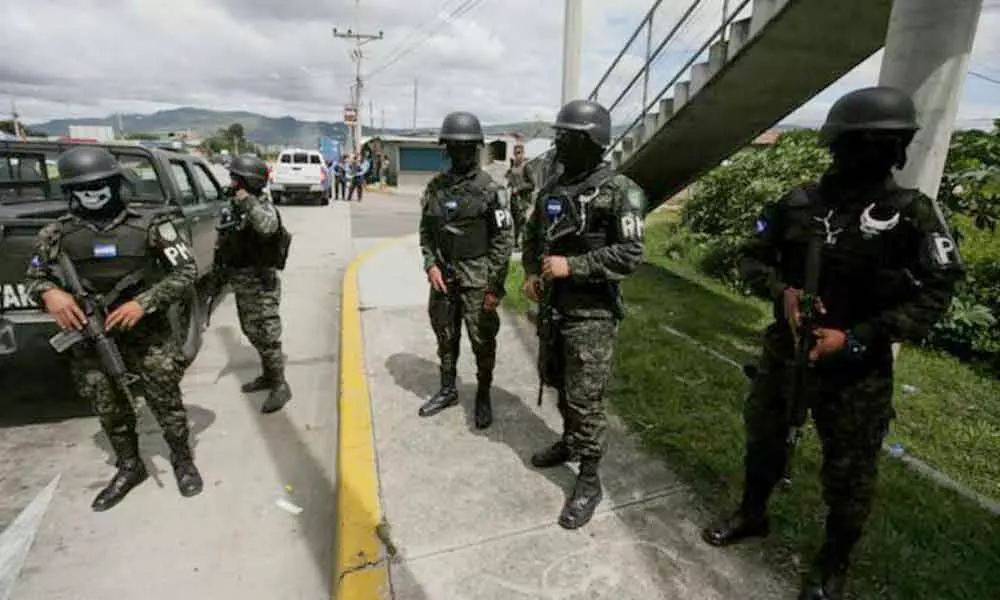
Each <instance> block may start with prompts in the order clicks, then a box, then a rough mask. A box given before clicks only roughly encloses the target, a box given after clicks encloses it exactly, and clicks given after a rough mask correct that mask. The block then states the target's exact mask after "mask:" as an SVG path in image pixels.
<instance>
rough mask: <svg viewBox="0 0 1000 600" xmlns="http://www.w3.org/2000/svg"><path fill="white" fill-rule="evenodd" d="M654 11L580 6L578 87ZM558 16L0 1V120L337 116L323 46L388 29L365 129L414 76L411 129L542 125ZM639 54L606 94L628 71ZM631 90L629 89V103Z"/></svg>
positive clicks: (991, 72)
mask: <svg viewBox="0 0 1000 600" xmlns="http://www.w3.org/2000/svg"><path fill="white" fill-rule="evenodd" d="M942 1H945V0H942ZM650 4H651V0H585V1H584V15H585V17H584V19H585V26H584V27H585V30H584V40H583V73H582V88H583V89H582V90H581V91H582V92H583V93H586V92H589V90H591V89H592V88H593V86H594V84H595V83H596V82H597V79H598V78H599V77H600V75H601V74H602V73H603V72H604V70H605V69H606V68H607V65H608V64H609V63H610V61H611V59H612V58H613V57H614V55H615V54H616V53H617V52H618V50H619V49H620V48H621V46H622V44H623V43H624V41H625V40H626V39H627V37H628V36H629V35H630V34H631V32H632V30H633V29H634V27H635V26H636V24H637V23H638V22H639V21H640V19H641V18H642V16H643V14H644V13H645V11H646V10H647V9H648V8H649V6H650ZM688 4H689V2H687V1H684V2H680V1H673V0H668V1H667V2H664V8H661V10H660V12H659V13H658V14H657V17H656V19H657V23H659V24H667V23H669V24H673V23H674V22H676V20H677V18H678V17H679V16H680V14H681V13H682V12H683V11H684V10H685V9H686V8H687V6H688ZM731 4H733V5H736V4H738V2H732V3H731ZM721 6H722V0H707V1H704V2H702V8H700V9H699V10H698V11H697V12H696V13H695V14H694V15H693V17H692V19H691V20H690V21H689V22H688V23H687V25H686V26H685V27H684V28H683V29H682V30H681V33H680V35H679V36H678V38H677V39H676V40H675V41H674V42H671V44H670V45H668V46H667V52H666V53H665V54H664V55H663V57H662V58H661V60H660V61H659V62H658V64H657V68H656V73H655V74H654V76H653V78H652V79H653V84H652V85H651V88H654V89H658V88H660V87H662V85H663V84H664V83H666V82H667V81H669V80H670V78H671V76H672V75H673V72H674V71H675V70H676V68H677V67H678V66H679V65H681V64H682V63H683V62H684V61H685V60H686V59H687V58H688V57H689V56H690V53H691V52H692V51H693V50H694V49H696V48H697V47H698V46H700V44H701V42H703V41H704V40H705V39H706V38H707V36H708V35H709V33H710V32H711V31H713V30H714V29H715V27H716V26H717V24H718V22H719V19H720V14H721ZM985 6H986V8H985V9H984V13H983V16H982V19H981V23H980V29H979V32H978V35H977V39H976V46H975V49H974V52H973V56H972V60H971V69H972V70H973V72H974V73H976V74H977V75H975V76H970V77H969V79H968V81H967V82H966V86H965V94H964V98H963V102H962V107H961V111H960V114H959V121H960V123H961V124H962V125H964V126H980V127H984V126H987V125H988V124H989V123H990V119H992V118H993V117H1000V35H998V34H1000V0H985ZM562 10H563V1H562V0H360V1H359V2H358V3H357V8H356V3H355V0H169V1H162V0H2V2H0V57H2V58H0V111H2V112H4V113H5V112H7V107H8V104H9V99H15V100H16V101H17V108H18V111H19V112H20V114H21V115H22V118H24V120H25V121H27V122H28V123H32V122H39V121H44V120H48V119H52V118H58V117H67V116H92V117H103V116H106V115H108V114H111V113H116V112H129V113H135V112H137V113H147V112H152V111H155V110H158V109H165V108H175V107H178V106H197V107H203V108H213V109H223V110H249V111H253V112H259V113H262V114H266V115H269V116H276V117H278V116H285V115H291V116H294V117H296V118H299V119H308V120H329V121H336V120H340V118H341V115H342V107H343V105H344V104H345V103H346V102H347V100H348V98H349V94H350V86H351V84H352V83H353V79H354V64H353V62H352V60H351V51H352V50H353V45H352V44H351V43H349V42H348V41H347V40H343V39H335V38H334V37H333V35H332V32H331V29H332V28H333V27H337V28H338V29H339V30H341V31H343V30H346V29H348V28H351V29H352V30H354V31H361V32H363V33H377V32H378V31H380V30H381V31H382V32H383V34H384V38H383V39H382V40H378V41H374V42H372V43H369V44H367V45H365V46H364V49H363V52H364V61H363V72H365V73H368V74H370V78H369V81H368V83H367V84H366V88H365V94H366V96H365V102H364V109H365V110H367V108H368V101H369V100H371V102H372V103H373V104H374V111H373V112H374V116H375V125H376V126H380V125H381V124H382V123H383V115H384V124H385V126H387V127H407V126H410V125H411V123H412V119H413V89H414V81H415V80H417V81H418V83H417V85H418V111H417V113H418V114H417V122H418V125H419V126H433V125H437V124H438V123H439V122H440V119H441V117H443V116H444V114H445V113H447V112H449V111H451V110H472V111H473V112H476V113H477V114H479V116H480V117H481V119H482V120H483V121H484V122H486V123H499V122H510V121H521V120H532V119H545V120H549V119H551V118H552V117H553V116H554V114H555V111H556V110H557V109H558V104H559V100H560V82H561V62H562V20H563V14H562ZM659 31H660V33H659V35H660V36H662V35H664V33H665V31H666V29H665V25H661V26H660V28H659ZM640 39H642V36H640ZM643 44H644V41H643V42H641V43H637V44H636V45H635V46H634V48H632V49H631V52H630V55H627V56H626V59H625V60H624V61H623V63H622V66H621V67H619V68H618V69H616V71H615V72H614V75H613V77H612V78H611V83H612V85H618V86H621V85H622V84H623V83H624V82H626V81H627V80H628V79H630V78H631V77H632V75H633V74H634V73H635V69H637V68H638V66H639V65H640V64H641V62H640V59H639V58H638V55H639V54H641V53H642V50H643ZM654 44H655V40H654ZM880 59H881V53H878V54H876V55H875V56H873V57H872V58H871V59H869V60H868V61H866V62H864V63H862V64H861V65H859V66H858V68H856V69H855V70H854V71H853V72H851V73H849V74H847V75H846V76H845V77H844V78H842V79H841V80H840V81H839V82H837V83H835V84H834V85H833V86H831V87H830V88H829V89H828V90H826V91H825V92H823V93H821V94H820V95H819V96H817V97H816V98H814V99H813V100H812V101H811V102H810V103H809V104H807V105H805V106H803V107H802V108H801V109H800V110H798V111H797V112H796V113H794V114H793V115H791V116H790V117H789V118H788V119H787V120H786V122H793V123H799V124H813V123H815V122H816V121H817V120H819V119H821V118H822V116H823V115H824V113H825V111H826V109H827V108H828V107H829V104H830V102H831V101H832V100H833V99H835V98H836V96H837V95H839V94H840V93H842V92H844V91H846V90H849V89H851V88H855V87H859V86H863V85H870V84H874V83H875V82H876V81H877V79H878V71H879V64H880ZM990 80H993V81H990ZM640 94H641V92H640V91H639V88H636V92H635V93H634V94H632V95H631V96H629V98H628V100H630V101H632V102H633V103H635V102H637V101H638V99H639V98H640V97H641V96H640ZM602 99H603V98H602ZM616 120H621V119H616ZM365 122H366V123H368V118H367V117H366V118H365Z"/></svg>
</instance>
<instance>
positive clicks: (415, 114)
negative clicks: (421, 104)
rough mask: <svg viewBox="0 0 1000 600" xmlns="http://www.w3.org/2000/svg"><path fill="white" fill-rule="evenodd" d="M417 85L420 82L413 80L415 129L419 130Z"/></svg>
mask: <svg viewBox="0 0 1000 600" xmlns="http://www.w3.org/2000/svg"><path fill="white" fill-rule="evenodd" d="M417 85H418V80H417V79H414V80H413V129H414V130H415V129H416V128H417Z"/></svg>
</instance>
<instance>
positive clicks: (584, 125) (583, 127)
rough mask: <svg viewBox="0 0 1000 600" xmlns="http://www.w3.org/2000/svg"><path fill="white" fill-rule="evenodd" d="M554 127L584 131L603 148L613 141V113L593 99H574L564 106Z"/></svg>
mask: <svg viewBox="0 0 1000 600" xmlns="http://www.w3.org/2000/svg"><path fill="white" fill-rule="evenodd" d="M552 127H554V128H556V129H566V130H569V131H582V132H584V133H586V134H587V136H588V137H589V138H590V141H592V142H594V143H595V144H597V145H598V146H600V147H602V148H604V147H605V146H607V145H608V144H610V143H611V113H609V112H608V109H606V108H604V107H603V106H601V105H600V104H598V103H596V102H594V101H592V100H573V101H572V102H570V103H568V104H566V106H563V107H562V108H561V109H560V110H559V114H558V115H556V122H555V124H554V125H552Z"/></svg>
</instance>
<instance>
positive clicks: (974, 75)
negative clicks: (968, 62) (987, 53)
mask: <svg viewBox="0 0 1000 600" xmlns="http://www.w3.org/2000/svg"><path fill="white" fill-rule="evenodd" d="M969 75H972V76H973V77H977V78H979V79H982V80H983V81H989V82H990V83H995V84H997V85H1000V79H994V78H993V77H988V76H986V75H983V74H982V73H977V72H976V71H973V70H971V69H970V70H969Z"/></svg>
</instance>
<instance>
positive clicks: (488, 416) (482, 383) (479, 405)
mask: <svg viewBox="0 0 1000 600" xmlns="http://www.w3.org/2000/svg"><path fill="white" fill-rule="evenodd" d="M490 384H491V382H490V380H488V379H485V378H483V379H480V380H479V387H478V389H476V429H486V428H487V427H489V426H490V425H492V424H493V403H492V402H491V400H490Z"/></svg>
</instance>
